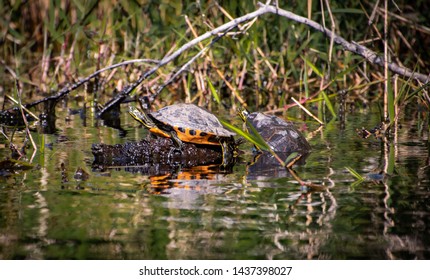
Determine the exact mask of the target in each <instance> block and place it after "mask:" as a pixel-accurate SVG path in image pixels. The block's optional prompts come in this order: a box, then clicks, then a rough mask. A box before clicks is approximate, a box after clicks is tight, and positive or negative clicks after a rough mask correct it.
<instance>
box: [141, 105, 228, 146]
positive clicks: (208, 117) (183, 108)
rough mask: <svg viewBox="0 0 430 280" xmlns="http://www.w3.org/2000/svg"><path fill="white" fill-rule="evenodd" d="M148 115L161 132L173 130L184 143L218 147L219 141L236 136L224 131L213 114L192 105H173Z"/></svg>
mask: <svg viewBox="0 0 430 280" xmlns="http://www.w3.org/2000/svg"><path fill="white" fill-rule="evenodd" d="M148 115H149V116H150V117H151V118H152V119H153V120H154V121H155V122H156V123H157V126H158V127H160V129H161V130H167V131H168V130H171V129H173V130H175V131H176V133H177V135H178V137H179V139H181V140H182V141H185V142H191V143H196V144H210V145H220V140H221V139H223V138H232V136H234V135H236V133H233V132H231V131H229V130H227V129H225V128H224V127H223V126H222V124H221V122H220V121H219V120H218V118H217V117H216V116H215V115H214V114H212V113H210V112H208V111H207V110H205V109H203V108H201V107H199V106H196V105H194V104H188V103H182V104H175V105H171V106H167V107H164V108H161V109H160V110H158V111H155V112H152V113H149V114H148Z"/></svg>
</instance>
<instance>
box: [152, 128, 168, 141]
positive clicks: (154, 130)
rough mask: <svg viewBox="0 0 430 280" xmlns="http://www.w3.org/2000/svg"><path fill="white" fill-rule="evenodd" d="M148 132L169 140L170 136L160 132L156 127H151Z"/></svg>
mask: <svg viewBox="0 0 430 280" xmlns="http://www.w3.org/2000/svg"><path fill="white" fill-rule="evenodd" d="M149 131H150V132H152V133H154V134H155V135H158V136H162V137H166V138H171V136H170V134H168V133H166V132H164V131H162V130H161V129H159V128H158V127H151V128H150V129H149Z"/></svg>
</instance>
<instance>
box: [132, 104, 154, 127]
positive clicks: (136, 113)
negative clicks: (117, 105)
mask: <svg viewBox="0 0 430 280" xmlns="http://www.w3.org/2000/svg"><path fill="white" fill-rule="evenodd" d="M128 113H129V114H130V115H131V116H132V117H133V118H134V119H135V120H136V121H138V122H140V123H141V124H143V125H144V126H145V127H147V128H148V129H151V128H153V127H155V126H156V125H155V123H154V122H153V121H152V120H151V118H150V117H149V116H148V115H147V114H145V113H144V112H142V111H140V110H139V109H137V108H136V107H133V106H130V107H129V108H128Z"/></svg>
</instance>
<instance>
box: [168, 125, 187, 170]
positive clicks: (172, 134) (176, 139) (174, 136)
mask: <svg viewBox="0 0 430 280" xmlns="http://www.w3.org/2000/svg"><path fill="white" fill-rule="evenodd" d="M170 137H171V138H172V141H173V143H174V144H175V146H176V148H174V147H172V148H170V151H169V154H168V155H167V160H168V161H169V162H172V161H173V156H174V155H175V153H176V152H179V154H180V155H182V147H183V145H184V144H183V143H182V141H181V139H179V137H178V135H177V134H176V132H175V131H171V132H170Z"/></svg>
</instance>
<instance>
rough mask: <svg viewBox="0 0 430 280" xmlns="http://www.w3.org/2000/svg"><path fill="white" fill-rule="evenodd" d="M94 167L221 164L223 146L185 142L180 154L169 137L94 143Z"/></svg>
mask: <svg viewBox="0 0 430 280" xmlns="http://www.w3.org/2000/svg"><path fill="white" fill-rule="evenodd" d="M91 150H92V153H93V155H94V162H93V165H99V166H142V165H146V166H148V164H149V165H160V164H161V165H168V166H178V165H180V166H182V167H192V166H198V165H209V164H221V163H222V149H221V146H213V145H196V144H192V143H186V142H184V143H183V147H182V150H181V151H180V152H179V150H178V149H177V147H176V146H175V144H174V142H173V141H172V140H171V139H168V138H162V137H157V138H153V137H148V138H146V139H143V140H141V141H140V142H128V143H125V144H116V145H106V144H101V143H100V144H93V146H92V148H91Z"/></svg>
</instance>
